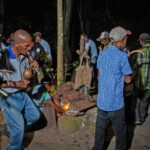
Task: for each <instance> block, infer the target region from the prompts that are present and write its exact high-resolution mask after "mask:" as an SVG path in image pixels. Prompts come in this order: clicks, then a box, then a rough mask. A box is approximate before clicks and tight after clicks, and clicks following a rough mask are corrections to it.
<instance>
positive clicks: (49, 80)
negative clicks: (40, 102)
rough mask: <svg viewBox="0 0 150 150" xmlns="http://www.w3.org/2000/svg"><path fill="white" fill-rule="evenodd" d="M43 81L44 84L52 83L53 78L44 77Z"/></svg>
mask: <svg viewBox="0 0 150 150" xmlns="http://www.w3.org/2000/svg"><path fill="white" fill-rule="evenodd" d="M41 83H42V84H51V83H52V79H51V78H50V77H47V76H46V77H44V78H43V79H42V80H41Z"/></svg>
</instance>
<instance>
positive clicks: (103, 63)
mask: <svg viewBox="0 0 150 150" xmlns="http://www.w3.org/2000/svg"><path fill="white" fill-rule="evenodd" d="M128 35H131V31H130V30H126V29H124V28H122V27H120V26H117V27H115V28H113V29H112V30H111V31H110V33H109V32H107V31H104V32H102V33H101V34H100V36H99V37H98V38H97V39H96V40H97V41H98V42H100V47H98V49H99V50H98V51H97V47H96V44H95V43H94V41H92V40H91V39H90V38H89V37H88V36H87V35H86V34H82V35H81V36H84V41H85V50H86V51H87V53H88V54H89V56H90V57H91V59H90V64H91V66H92V68H96V69H97V70H98V73H96V74H95V75H94V76H93V77H94V78H96V80H97V79H98V81H97V82H98V95H97V100H96V102H97V108H98V112H97V119H96V130H95V141H94V146H93V148H92V150H102V149H103V146H104V141H105V132H106V129H107V127H108V125H109V123H110V122H111V124H112V128H113V131H114V134H115V136H116V150H125V149H126V119H125V109H131V112H132V114H131V116H132V117H133V118H132V122H133V124H135V125H142V124H143V123H144V121H145V118H146V117H147V114H148V107H149V99H150V34H148V33H142V34H140V35H139V38H138V39H137V41H138V42H139V44H140V46H141V47H140V50H141V51H142V53H136V54H134V56H131V55H130V50H128V48H127V39H128ZM130 59H135V61H134V63H135V65H134V66H136V67H135V68H134V69H133V68H132V67H131V66H133V65H131V64H130V63H131V62H132V61H129V60H130ZM93 71H94V70H93ZM131 82H132V85H133V93H132V96H131V99H130V100H131V105H132V106H131V107H130V108H125V102H124V99H125V96H124V92H125V91H124V88H125V83H126V84H130V83H131Z"/></svg>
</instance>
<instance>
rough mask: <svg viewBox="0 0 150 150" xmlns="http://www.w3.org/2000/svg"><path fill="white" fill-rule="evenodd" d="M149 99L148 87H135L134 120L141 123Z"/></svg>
mask: <svg viewBox="0 0 150 150" xmlns="http://www.w3.org/2000/svg"><path fill="white" fill-rule="evenodd" d="M149 99H150V89H147V90H140V89H136V90H135V93H134V95H133V103H134V104H133V107H134V110H133V113H134V120H135V121H140V122H141V123H143V122H144V121H145V116H146V114H147V110H148V105H149Z"/></svg>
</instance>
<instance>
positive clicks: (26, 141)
mask: <svg viewBox="0 0 150 150" xmlns="http://www.w3.org/2000/svg"><path fill="white" fill-rule="evenodd" d="M33 137H34V132H28V133H25V135H24V139H23V147H24V148H27V147H28V146H29V145H30V143H31V142H32V140H33Z"/></svg>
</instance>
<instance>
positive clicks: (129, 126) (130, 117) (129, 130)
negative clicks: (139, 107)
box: [125, 95, 136, 149]
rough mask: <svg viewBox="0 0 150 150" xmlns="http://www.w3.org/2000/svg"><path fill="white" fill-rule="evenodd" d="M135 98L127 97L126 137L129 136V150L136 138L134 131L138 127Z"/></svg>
mask: <svg viewBox="0 0 150 150" xmlns="http://www.w3.org/2000/svg"><path fill="white" fill-rule="evenodd" d="M133 100H134V99H133V96H132V95H129V96H126V97H125V116H126V117H125V118H126V120H125V121H126V135H127V149H130V147H131V145H132V140H133V137H134V130H135V127H136V125H135V124H134V120H135V113H134V108H133V107H134V105H133V104H134V103H133Z"/></svg>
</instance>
